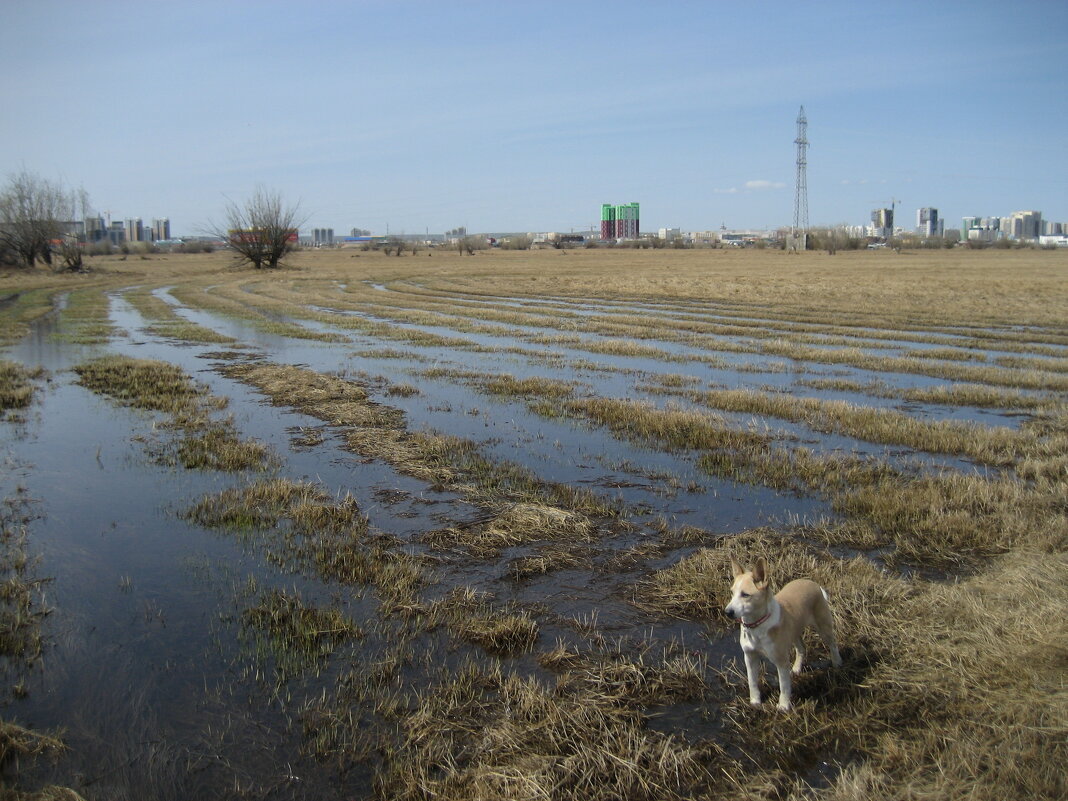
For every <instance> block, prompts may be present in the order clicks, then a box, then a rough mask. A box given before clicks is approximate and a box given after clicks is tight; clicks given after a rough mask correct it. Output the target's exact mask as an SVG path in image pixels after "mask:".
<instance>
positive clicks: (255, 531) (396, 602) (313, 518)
mask: <svg viewBox="0 0 1068 801" xmlns="http://www.w3.org/2000/svg"><path fill="white" fill-rule="evenodd" d="M183 515H184V516H185V517H186V518H188V519H191V520H194V521H195V522H197V523H199V524H200V525H202V526H207V527H209V528H218V529H222V530H225V531H229V532H231V533H234V534H237V535H238V536H239V537H241V538H242V539H244V540H245V541H247V542H250V543H256V544H260V545H262V547H264V548H265V550H266V556H267V559H268V560H269V561H271V562H273V563H275V564H278V565H280V566H282V567H285V568H286V569H290V570H292V569H300V568H304V569H308V570H310V571H312V572H314V573H315V574H316V575H318V576H319V578H321V579H322V580H324V581H329V582H337V583H340V584H345V585H350V586H351V585H356V586H365V585H371V586H373V587H374V588H375V591H376V593H377V595H378V597H379V599H380V600H381V602H382V604H383V610H384V611H386V612H391V613H392V612H397V613H401V614H404V613H409V612H410V613H421V612H422V608H421V606H420V604H419V592H420V590H421V589H422V588H423V587H424V586H425V585H426V584H428V583H429V581H430V570H429V568H428V566H427V561H426V560H425V559H421V558H419V557H417V556H413V555H412V554H410V553H407V552H406V551H403V550H400V549H399V548H398V547H397V545H398V543H397V542H394V541H392V540H391V539H389V538H388V537H383V536H381V535H376V534H374V532H372V531H371V529H370V526H369V522H368V519H367V516H366V515H365V514H363V513H362V512H361V511H360V509H359V507H358V505H357V503H356V501H355V499H354V498H352V496H348V495H347V496H345V497H342V498H334V497H333V496H331V495H330V494H329V493H327V492H326V490H325V489H324V488H323V487H321V486H319V485H316V484H310V483H307V482H303V481H290V480H288V479H284V478H275V479H266V480H262V481H256V482H252V483H250V484H248V485H245V486H242V487H232V488H229V489H226V490H223V491H222V492H220V493H217V494H214V495H208V496H205V497H203V498H201V499H200V500H199V501H198V502H197V503H195V504H193V505H192V506H191V507H189V508H188V509H186V510H185V511H184V512H183Z"/></svg>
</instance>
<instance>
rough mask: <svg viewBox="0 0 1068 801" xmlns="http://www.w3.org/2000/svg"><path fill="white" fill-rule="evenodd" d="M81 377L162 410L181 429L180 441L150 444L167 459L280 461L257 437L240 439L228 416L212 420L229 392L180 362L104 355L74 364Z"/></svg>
mask: <svg viewBox="0 0 1068 801" xmlns="http://www.w3.org/2000/svg"><path fill="white" fill-rule="evenodd" d="M74 371H75V372H76V373H77V374H78V380H79V383H81V384H82V385H83V386H84V387H86V388H87V389H90V390H92V391H93V392H98V393H100V394H103V395H107V396H108V397H111V398H113V399H114V400H116V401H117V402H119V403H121V404H122V405H124V406H132V407H134V408H137V409H145V410H149V411H156V412H164V413H166V414H169V415H170V417H171V420H170V422H169V424H168V426H169V427H171V428H174V429H178V430H179V431H181V432H182V436H181V438H180V439H179V440H178V441H177V442H176V443H165V444H162V445H156V446H153V447H152V448H150V450H151V451H152V452H153V455H154V456H155V458H156V459H157V460H159V461H160V462H161V463H164V464H180V465H181V466H183V467H185V468H187V469H212V470H229V471H236V470H246V469H257V470H263V469H266V468H268V467H270V466H271V465H272V464H274V463H275V462H276V458H275V456H274V455H273V454H272V452H271V450H270V448H269V447H268V446H267V445H265V444H264V443H262V442H257V441H255V440H242V439H240V438H239V437H238V435H237V432H236V430H235V429H234V426H233V422H232V421H231V420H229V419H226V420H214V419H212V418H211V417H210V415H211V413H212V412H214V411H218V410H219V409H222V408H225V406H226V405H227V400H226V398H220V397H217V396H214V395H212V394H211V393H210V392H209V391H208V389H207V387H205V386H202V385H198V384H196V383H195V382H194V381H193V380H192V379H191V378H190V377H189V376H188V375H187V374H186V373H185V371H184V370H182V369H181V368H180V367H178V366H176V365H173V364H170V363H168V362H162V361H157V360H151V359H133V358H129V357H126V356H104V357H101V358H99V359H94V360H91V361H88V362H84V363H82V364H80V365H77V366H75V368H74Z"/></svg>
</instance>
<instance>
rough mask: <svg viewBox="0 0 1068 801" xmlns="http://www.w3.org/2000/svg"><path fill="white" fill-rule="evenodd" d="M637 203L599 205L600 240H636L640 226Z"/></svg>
mask: <svg viewBox="0 0 1068 801" xmlns="http://www.w3.org/2000/svg"><path fill="white" fill-rule="evenodd" d="M639 217H640V213H639V207H638V204H637V203H624V204H623V205H622V206H613V205H612V204H611V203H603V204H601V239H637V238H638V231H639V226H640V219H639Z"/></svg>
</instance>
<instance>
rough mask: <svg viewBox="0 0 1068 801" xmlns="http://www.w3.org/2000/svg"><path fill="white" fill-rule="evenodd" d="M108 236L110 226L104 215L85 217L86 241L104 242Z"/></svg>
mask: <svg viewBox="0 0 1068 801" xmlns="http://www.w3.org/2000/svg"><path fill="white" fill-rule="evenodd" d="M107 238H108V227H107V224H106V223H105V222H104V218H103V217H86V218H85V241H86V242H102V241H104V240H105V239H107Z"/></svg>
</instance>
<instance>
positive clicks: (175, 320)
mask: <svg viewBox="0 0 1068 801" xmlns="http://www.w3.org/2000/svg"><path fill="white" fill-rule="evenodd" d="M123 298H125V299H126V301H127V302H128V303H129V304H130V305H131V306H132V307H133V308H134V309H135V310H136V311H137V313H138V314H140V315H141V316H142V317H143V318H144V319H145V320H146V322H148V323H149V325H148V329H147V330H148V331H149V332H150V333H152V334H155V335H156V336H161V337H165V338H168V339H179V340H182V341H185V342H203V343H207V344H212V343H218V344H227V345H233V344H234V343H235V342H237V340H235V339H234V338H233V337H230V336H226V335H225V334H220V333H219V332H218V331H213V330H212V329H210V328H205V327H204V326H202V325H197V324H196V323H193V322H190V321H189V320H186V319H185V318H184V317H182V316H181V315H179V314H178V313H177V312H176V311H175V310H174V307H173V306H171V304H169V303H167V302H166V301H164V300H161V299H160V298H158V297H156V296H155V295H153V294H152V291H151V290H150V289H147V288H141V289H131V290H129V291H127V292H124V293H123Z"/></svg>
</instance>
